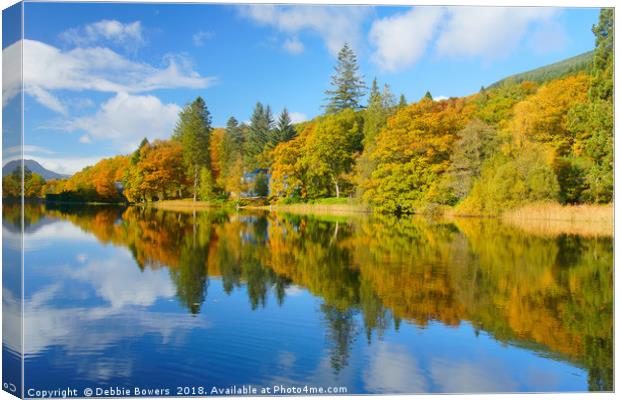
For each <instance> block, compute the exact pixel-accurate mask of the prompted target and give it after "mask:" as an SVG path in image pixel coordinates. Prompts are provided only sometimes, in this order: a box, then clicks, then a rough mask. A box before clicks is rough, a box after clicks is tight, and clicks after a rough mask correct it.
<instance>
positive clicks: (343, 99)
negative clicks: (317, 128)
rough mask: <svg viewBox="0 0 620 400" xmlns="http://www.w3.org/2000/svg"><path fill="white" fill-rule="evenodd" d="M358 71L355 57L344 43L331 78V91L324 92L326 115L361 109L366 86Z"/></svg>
mask: <svg viewBox="0 0 620 400" xmlns="http://www.w3.org/2000/svg"><path fill="white" fill-rule="evenodd" d="M358 70H359V66H358V64H357V57H356V56H355V53H354V52H353V50H352V49H351V48H350V47H349V45H348V43H345V44H344V46H342V49H341V50H340V52H339V53H338V63H337V64H336V72H335V74H334V75H332V78H331V86H332V89H329V90H327V91H325V94H326V95H327V104H326V105H325V106H324V108H325V111H326V112H327V113H337V112H339V111H342V110H345V109H347V108H351V109H353V110H357V109H359V108H361V106H360V101H361V99H362V97H364V95H365V91H366V84H365V83H364V80H363V78H362V77H361V75H359V72H358Z"/></svg>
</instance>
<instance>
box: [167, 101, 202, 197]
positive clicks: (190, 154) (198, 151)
mask: <svg viewBox="0 0 620 400" xmlns="http://www.w3.org/2000/svg"><path fill="white" fill-rule="evenodd" d="M211 130H212V128H211V114H210V113H209V110H208V109H207V105H206V104H205V102H204V100H203V99H202V98H201V97H198V98H197V99H196V100H194V101H193V102H192V103H190V104H188V105H187V106H185V108H183V110H181V112H180V113H179V122H178V123H177V126H176V127H175V129H174V134H173V136H172V138H173V139H174V140H177V141H179V142H180V143H181V145H182V147H183V160H184V163H185V166H186V168H187V170H188V172H189V174H188V175H189V176H190V177H192V179H193V199H194V201H196V198H197V196H198V186H199V178H200V169H201V168H202V167H205V166H208V165H209V161H210V159H209V136H210V135H211Z"/></svg>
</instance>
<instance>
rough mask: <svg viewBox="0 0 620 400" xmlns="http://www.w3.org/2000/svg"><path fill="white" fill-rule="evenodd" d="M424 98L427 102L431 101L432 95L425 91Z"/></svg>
mask: <svg viewBox="0 0 620 400" xmlns="http://www.w3.org/2000/svg"><path fill="white" fill-rule="evenodd" d="M424 98H425V99H428V100H433V95H432V94H431V92H430V91H429V90H427V91H426V93H424Z"/></svg>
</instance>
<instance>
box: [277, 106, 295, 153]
mask: <svg viewBox="0 0 620 400" xmlns="http://www.w3.org/2000/svg"><path fill="white" fill-rule="evenodd" d="M295 135H297V132H296V131H295V128H294V127H293V124H292V122H291V116H290V115H289V113H288V110H287V109H286V108H285V109H284V110H282V113H280V118H278V122H277V124H276V127H275V129H274V135H273V138H274V141H275V143H274V144H278V143H283V142H288V141H289V140H291V139H292V138H294V137H295Z"/></svg>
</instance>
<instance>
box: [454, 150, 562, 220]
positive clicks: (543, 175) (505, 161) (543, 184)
mask: <svg viewBox="0 0 620 400" xmlns="http://www.w3.org/2000/svg"><path fill="white" fill-rule="evenodd" d="M547 152H548V150H547V149H546V148H545V146H544V145H541V144H535V143H525V144H524V145H523V146H522V147H520V148H519V149H517V150H516V151H513V152H512V153H511V154H502V153H499V154H497V155H496V156H494V157H493V158H491V159H490V160H489V161H488V162H487V163H485V165H484V166H483V169H482V173H481V177H480V179H478V180H476V182H475V183H474V185H473V187H472V189H471V192H470V194H469V196H467V198H466V199H465V201H464V202H463V203H462V204H461V205H460V206H459V207H460V211H461V212H464V213H471V214H474V215H499V214H501V213H503V212H504V211H506V210H510V209H512V208H515V207H517V206H519V205H522V204H527V203H532V202H549V201H557V200H558V199H559V194H560V185H559V183H558V180H557V177H556V175H555V173H554V171H553V168H552V167H551V166H550V165H549V164H548V163H547V161H546V159H547V158H548V154H547Z"/></svg>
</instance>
